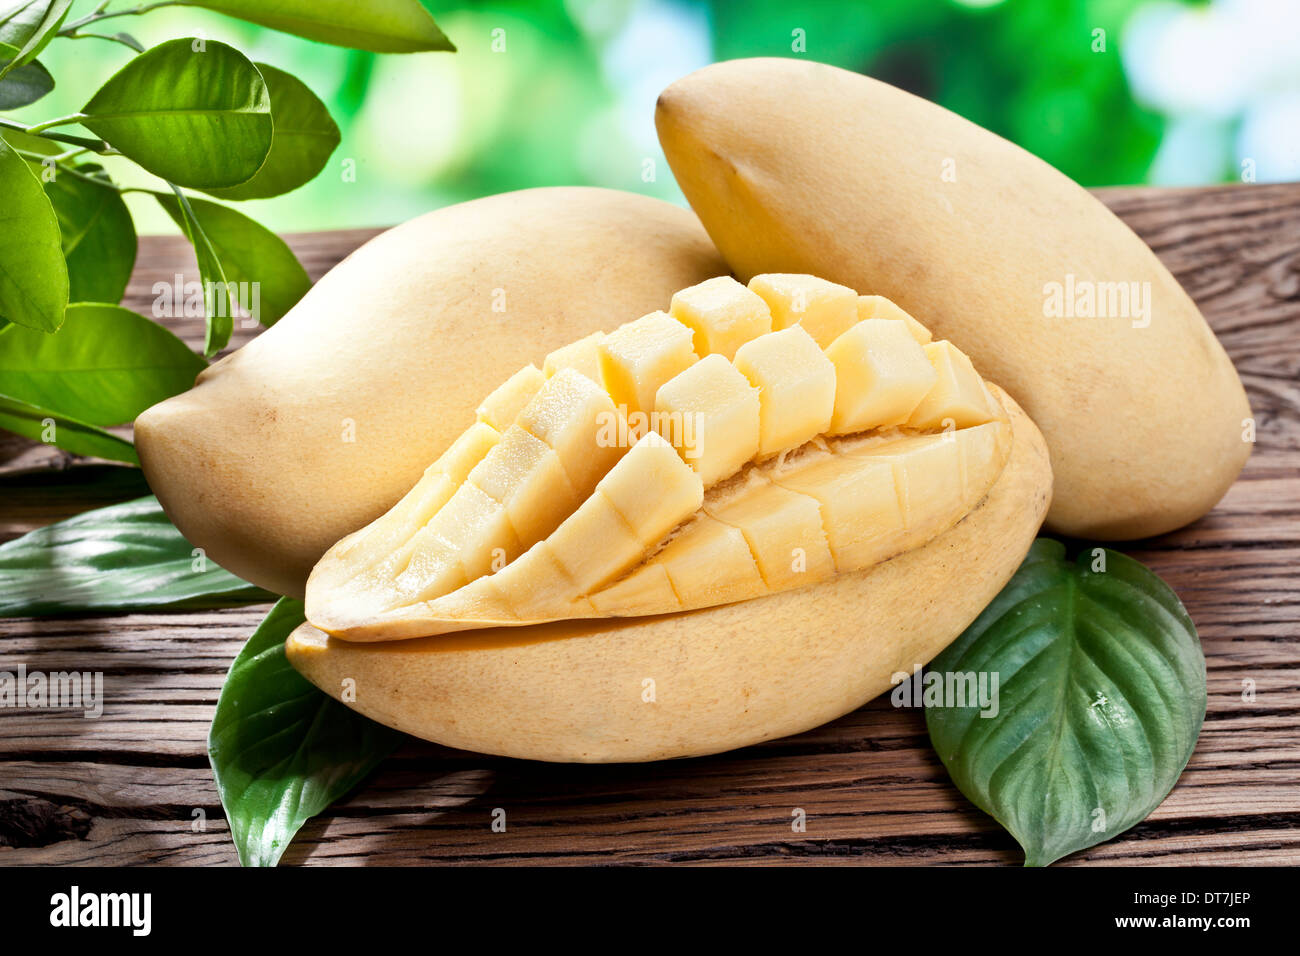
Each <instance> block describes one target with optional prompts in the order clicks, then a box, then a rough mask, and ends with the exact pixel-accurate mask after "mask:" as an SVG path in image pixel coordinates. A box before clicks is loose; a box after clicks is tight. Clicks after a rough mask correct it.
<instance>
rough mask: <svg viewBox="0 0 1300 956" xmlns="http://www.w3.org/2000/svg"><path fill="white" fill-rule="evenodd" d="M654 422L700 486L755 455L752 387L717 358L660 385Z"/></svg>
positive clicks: (756, 440) (730, 472)
mask: <svg viewBox="0 0 1300 956" xmlns="http://www.w3.org/2000/svg"><path fill="white" fill-rule="evenodd" d="M654 421H655V427H656V429H658V431H659V434H660V435H662V436H663V437H664V438H665V439H666V440H667V441H668V442H669V444H671V445H672V446H673V447H675V448H676V449H677V450H678V451H679V452H680V453H681V456H682V459H683V460H684V461H685V462H686V463H687V464H688V465H690V466H691V467H692V468H694V469H695V471H696V473H697V474H699V476H700V480H701V481H702V482H704V486H705V487H706V488H707V487H709V486H710V485H713V484H716V483H717V482H719V481H721V480H722V479H723V478H727V477H729V476H731V475H733V474H735V473H736V472H737V471H739V470H740V466H741V465H743V464H745V462H747V461H749V460H750V459H751V458H753V457H754V456H755V455H757V454H758V443H759V399H758V389H756V388H754V387H753V386H752V385H750V384H749V381H748V380H747V379H746V378H745V376H744V375H742V374H741V373H740V372H739V371H737V370H736V367H735V366H734V365H732V364H731V363H730V362H728V361H727V360H726V359H725V358H723V357H722V356H721V355H706V356H705V357H704V358H702V359H700V361H698V362H696V363H695V364H694V365H692V366H691V367H690V368H688V369H686V370H685V371H683V372H679V373H678V374H677V375H675V376H673V377H672V378H670V379H669V380H668V381H667V382H665V383H664V384H663V385H662V386H661V387H660V389H659V393H658V395H657V396H656V397H655V418H654Z"/></svg>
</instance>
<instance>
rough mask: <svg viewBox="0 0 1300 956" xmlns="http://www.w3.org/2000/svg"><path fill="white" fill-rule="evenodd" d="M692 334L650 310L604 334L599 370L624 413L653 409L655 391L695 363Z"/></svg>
mask: <svg viewBox="0 0 1300 956" xmlns="http://www.w3.org/2000/svg"><path fill="white" fill-rule="evenodd" d="M694 339H695V333H694V332H692V331H691V330H690V329H688V328H687V327H686V326H684V325H682V324H681V323H680V322H678V321H677V320H676V319H674V318H673V317H672V316H670V315H669V314H668V313H666V312H651V313H650V314H649V315H645V316H642V317H641V318H639V319H637V320H636V321H635V322H629V323H627V324H626V325H621V326H619V327H618V328H617V329H615V330H614V331H613V332H611V333H609V335H607V336H605V339H604V341H602V342H601V343H600V344H599V345H598V348H599V350H600V372H601V377H602V379H603V381H604V384H605V388H606V389H607V390H608V391H609V394H610V395H611V396H612V397H613V399H614V403H615V404H616V405H621V406H624V407H626V408H627V414H629V415H631V414H635V413H637V412H642V413H645V414H649V413H650V412H652V411H654V407H655V394H656V393H657V392H658V391H659V386H660V385H662V384H664V382H666V381H668V380H669V379H670V378H672V377H673V376H674V375H676V374H677V373H678V372H680V371H682V370H684V369H686V368H688V367H690V366H691V365H694V364H695V361H696V355H695V348H694V345H693V342H694Z"/></svg>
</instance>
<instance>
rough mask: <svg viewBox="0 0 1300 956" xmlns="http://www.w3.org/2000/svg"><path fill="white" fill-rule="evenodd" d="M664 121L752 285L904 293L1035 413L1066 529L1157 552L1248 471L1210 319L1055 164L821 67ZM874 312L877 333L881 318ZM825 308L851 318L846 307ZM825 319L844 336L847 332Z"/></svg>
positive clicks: (779, 74) (736, 78) (695, 192)
mask: <svg viewBox="0 0 1300 956" xmlns="http://www.w3.org/2000/svg"><path fill="white" fill-rule="evenodd" d="M656 122H657V126H658V130H659V137H660V141H661V142H662V144H663V148H664V152H665V154H666V155H667V157H668V161H669V164H670V165H671V167H672V170H673V173H674V174H675V175H676V177H677V181H678V182H679V183H680V184H681V187H682V189H683V191H684V192H685V193H686V196H687V198H688V199H689V200H690V203H691V206H692V207H693V208H694V209H695V211H696V213H697V214H698V215H699V217H700V219H701V220H702V221H703V223H704V225H705V228H706V229H707V230H708V231H709V235H710V236H711V237H712V238H713V240H714V242H715V243H716V244H717V246H718V248H719V250H721V252H722V254H723V256H724V258H725V259H726V260H727V263H728V264H729V265H730V266H731V268H732V270H733V271H734V272H735V274H736V275H737V276H738V277H739V278H740V279H741V280H742V281H746V280H748V279H749V278H751V277H752V276H755V275H758V274H760V273H813V274H815V275H817V276H819V277H822V278H823V279H826V280H830V281H831V282H832V283H838V284H842V285H843V286H847V287H850V288H852V289H857V290H859V291H863V292H869V293H871V294H872V295H873V296H874V295H880V296H884V297H885V298H887V299H888V300H892V302H893V303H896V304H897V305H898V306H899V307H901V308H902V309H904V310H905V311H907V312H909V313H911V314H913V315H916V316H920V317H922V318H923V319H924V324H925V325H926V326H928V327H929V329H930V330H931V331H932V332H933V333H934V334H935V336H937V337H939V338H942V339H946V340H949V341H950V342H951V343H953V344H954V345H955V346H957V347H958V348H960V349H961V350H962V351H963V352H964V353H966V354H967V355H969V356H970V358H971V359H973V361H974V365H975V367H976V368H978V369H979V370H980V372H981V373H983V374H984V375H985V376H988V377H989V378H990V379H991V380H992V381H995V382H997V383H998V384H999V385H1000V386H1001V387H1003V388H1005V389H1006V390H1007V392H1009V393H1010V394H1011V395H1012V396H1013V397H1014V398H1015V399H1016V401H1018V402H1019V403H1020V404H1021V405H1022V406H1023V407H1024V408H1025V410H1026V411H1027V412H1028V413H1029V415H1030V416H1031V417H1032V418H1033V420H1034V421H1035V422H1036V423H1037V425H1038V426H1039V427H1040V428H1041V429H1042V431H1043V434H1044V435H1045V436H1046V438H1047V444H1048V447H1049V449H1050V450H1051V456H1052V468H1053V472H1054V473H1055V476H1056V478H1055V480H1056V487H1055V492H1054V495H1053V500H1052V510H1051V512H1050V514H1049V515H1048V525H1049V527H1051V528H1053V529H1055V530H1056V531H1059V532H1062V533H1065V534H1070V535H1076V536H1081V537H1091V538H1104V539H1127V538H1137V537H1144V536H1147V535H1153V534H1159V533H1162V532H1165V531H1169V530H1172V529H1174V528H1177V527H1179V526H1181V525H1184V524H1187V523H1188V522H1191V521H1194V520H1195V519H1197V518H1199V517H1200V516H1201V515H1203V514H1205V512H1207V511H1208V510H1209V509H1210V508H1212V507H1213V506H1214V504H1215V503H1216V502H1217V501H1218V500H1219V499H1220V498H1221V497H1222V495H1223V494H1224V492H1225V491H1226V490H1227V488H1228V486H1229V485H1230V484H1231V483H1232V482H1233V480H1234V479H1235V478H1236V476H1237V474H1238V473H1239V472H1240V471H1241V468H1242V466H1243V465H1244V463H1245V461H1246V458H1247V456H1248V455H1249V452H1250V444H1249V443H1248V442H1247V441H1245V440H1244V428H1245V424H1246V420H1247V419H1249V417H1250V415H1251V412H1250V407H1249V405H1248V403H1247V400H1246V396H1245V392H1244V391H1243V389H1242V386H1241V382H1240V380H1239V379H1238V377H1237V374H1236V372H1235V370H1234V369H1233V367H1232V364H1231V362H1230V361H1229V359H1228V357H1227V355H1226V354H1225V352H1224V350H1223V348H1222V347H1221V346H1220V344H1219V343H1218V341H1217V340H1216V339H1215V337H1214V335H1213V333H1212V332H1211V331H1210V329H1209V327H1208V326H1207V324H1206V323H1205V320H1204V318H1203V317H1202V316H1201V314H1200V312H1199V311H1198V310H1197V307H1196V305H1195V304H1194V303H1193V302H1192V300H1191V299H1190V298H1189V297H1188V295H1187V294H1186V292H1184V291H1183V289H1182V288H1181V287H1180V286H1179V285H1178V283H1177V281H1176V280H1175V279H1174V278H1173V276H1171V275H1170V273H1169V272H1168V270H1167V269H1165V267H1164V266H1163V265H1161V263H1160V262H1159V260H1157V258H1156V257H1155V255H1154V254H1153V253H1152V252H1151V250H1150V249H1148V248H1147V246H1146V245H1145V244H1144V243H1143V242H1142V241H1141V240H1140V239H1139V238H1138V237H1137V236H1136V235H1135V234H1134V233H1133V232H1132V231H1131V230H1130V229H1129V228H1128V227H1127V226H1126V225H1124V224H1123V223H1122V222H1120V220H1119V219H1117V218H1116V217H1115V216H1114V215H1113V214H1112V213H1111V212H1110V211H1109V210H1107V209H1106V208H1105V206H1103V205H1102V204H1101V203H1100V202H1098V201H1097V200H1096V199H1094V198H1093V197H1092V196H1090V195H1089V194H1088V193H1087V192H1086V191H1085V190H1083V189H1082V188H1080V187H1079V186H1078V185H1076V184H1075V183H1073V182H1072V181H1070V180H1069V179H1068V178H1067V177H1065V176H1063V175H1062V174H1061V173H1059V172H1057V171H1056V170H1054V169H1052V168H1051V167H1050V166H1048V165H1047V164H1046V163H1044V162H1042V161H1040V160H1038V159H1037V158H1035V157H1034V156H1031V155H1030V154H1029V153H1027V152H1025V151H1023V150H1021V149H1020V148H1018V147H1016V146H1014V145H1012V144H1011V143H1008V142H1006V141H1005V140H1003V139H1001V138H999V137H997V136H995V135H993V134H992V133H989V132H987V131H985V130H983V129H981V128H979V127H978V126H975V125H974V124H972V123H969V122H967V121H966V120H964V119H962V118H961V117H959V116H956V115H955V114H953V113H950V112H948V111H947V110H944V109H942V108H940V107H938V106H936V105H933V104H931V103H928V102H926V101H924V100H921V99H919V98H917V97H915V96H912V95H910V94H908V93H905V92H903V91H901V90H898V89H895V88H894V87H891V86H889V85H887V84H885V83H880V82H877V81H875V80H872V79H869V78H867V77H864V76H861V75H859V74H856V73H851V72H848V71H845V70H840V69H836V68H834V67H830V66H825V65H822V64H818V63H813V62H810V61H805V60H793V59H750V60H736V61H731V62H725V63H718V64H714V65H712V66H708V67H705V68H704V69H702V70H699V71H698V72H696V73H692V74H691V75H689V76H687V77H685V78H684V79H682V80H679V81H678V82H676V83H674V84H672V85H671V86H670V87H668V89H666V90H665V91H664V92H663V93H662V95H661V96H660V97H659V102H658V107H657V110H656ZM778 293H780V294H787V295H788V294H790V293H791V290H784V291H783V290H781V289H779V288H778V289H774V290H773V294H774V295H775V294H778ZM866 298H867V301H862V302H860V317H861V318H869V317H874V316H875V315H876V312H875V309H876V308H877V307H878V303H876V302H874V301H871V297H866ZM844 299H845V293H840V294H839V300H840V301H844ZM818 302H819V303H820V305H821V306H822V307H823V308H824V309H831V308H832V307H834V306H835V297H834V296H833V295H830V294H823V295H821V296H820V298H819V299H818ZM838 308H840V309H841V310H842V309H843V306H838ZM774 314H775V310H774ZM826 314H827V315H830V317H829V318H827V319H824V320H823V321H824V322H826V323H828V324H829V327H831V328H834V327H835V322H842V321H844V319H843V318H842V316H841V317H840V318H836V317H835V316H834V315H831V313H826ZM881 317H888V316H883V315H882V316H881ZM778 327H779V326H778ZM823 334H825V333H823ZM820 344H823V345H824V344H825V343H824V342H822V343H820ZM934 357H935V358H936V361H937V362H942V360H943V356H934ZM963 371H964V370H963V369H956V370H954V373H955V374H960V373H961V372H963Z"/></svg>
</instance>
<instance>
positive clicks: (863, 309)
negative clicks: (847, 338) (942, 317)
mask: <svg viewBox="0 0 1300 956" xmlns="http://www.w3.org/2000/svg"><path fill="white" fill-rule="evenodd" d="M866 319H897V320H899V321H902V322H906V323H907V331H909V332H911V333H912V338H914V339H916V341H917V344H918V345H925V344H926V343H928V342H930V341H932V340H933V339H934V336H933V335H931V334H930V330H929V329H927V328H926V327H925V326H924V325H922V324H921V323H920V322H918V321H916V319H914V318H912V316H911V315H910V314H908V313H907V312H904V311H903V310H902V309H901V308H899V307H898V305H897V304H896V303H895V302H893V301H892V300H891V299H886V298H885V297H884V296H883V295H860V296H858V321H859V322H862V321H864V320H866Z"/></svg>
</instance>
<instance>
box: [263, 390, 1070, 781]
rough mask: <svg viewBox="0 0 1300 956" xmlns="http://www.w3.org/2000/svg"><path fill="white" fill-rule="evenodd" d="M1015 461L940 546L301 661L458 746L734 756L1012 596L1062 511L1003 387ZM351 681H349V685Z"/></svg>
mask: <svg viewBox="0 0 1300 956" xmlns="http://www.w3.org/2000/svg"><path fill="white" fill-rule="evenodd" d="M990 394H991V395H993V396H994V397H995V399H996V400H997V402H998V404H999V405H1000V407H1002V408H1003V409H1004V410H1005V412H1006V415H1007V423H1008V426H1009V428H1010V431H1011V441H1010V447H1009V457H1008V459H1007V462H1006V465H1005V466H1004V467H1003V468H1002V470H1001V472H1000V474H999V475H998V477H997V479H996V480H995V481H994V482H993V485H992V487H991V488H990V489H989V490H988V493H987V494H986V495H985V496H984V497H983V498H982V499H981V500H980V502H979V503H978V504H977V505H976V506H975V507H974V508H973V509H972V510H971V511H970V512H969V513H967V514H966V515H965V517H964V518H962V520H961V521H959V522H958V523H957V524H955V525H953V526H952V527H950V528H949V529H947V530H946V531H943V532H942V533H940V534H939V535H938V536H937V537H935V538H933V539H932V540H930V541H929V542H928V543H927V544H924V545H921V546H920V547H917V548H914V549H912V550H909V551H905V552H903V553H901V554H899V555H898V556H896V557H894V558H892V559H891V560H889V561H885V562H883V563H879V564H874V565H872V566H871V567H870V568H868V569H867V570H863V571H857V572H850V573H845V574H836V575H834V576H832V577H830V578H828V579H827V580H825V581H823V582H822V583H821V584H818V585H816V586H813V587H806V588H798V589H794V590H785V591H780V592H777V593H772V594H769V595H768V596H766V597H761V598H758V599H756V600H748V601H740V602H737V603H734V604H727V605H722V606H714V607H708V608H703V609H700V610H695V611H686V612H678V613H673V614H661V615H657V616H649V617H625V618H616V617H607V618H598V619H590V620H576V621H557V622H555V623H551V624H540V625H537V626H535V627H528V628H516V627H499V628H486V629H480V630H471V631H462V632H460V633H457V634H444V635H439V636H436V637H426V638H419V639H415V640H404V641H385V642H381V643H358V642H352V641H345V640H340V639H338V638H334V637H330V636H329V635H327V634H325V633H324V632H323V631H320V630H318V629H317V628H315V627H314V626H312V625H311V624H304V625H302V626H301V627H299V628H298V629H297V630H295V631H294V632H293V634H291V635H290V637H289V639H288V641H287V643H286V645H285V649H286V652H287V654H288V657H289V660H290V662H291V663H292V664H293V666H294V667H295V668H297V669H298V670H299V671H300V672H301V673H302V674H304V675H305V676H306V677H307V678H308V679H309V680H311V681H312V683H314V684H315V685H316V686H317V687H319V688H320V689H321V690H323V691H325V692H326V693H327V694H330V695H331V696H333V697H336V698H344V697H345V696H346V698H347V703H348V706H350V707H353V708H355V709H356V710H358V711H360V712H361V713H363V714H365V715H367V716H368V717H372V718H374V719H375V720H378V721H380V722H381V723H384V724H387V725H389V726H391V727H396V728H398V729H400V730H403V731H405V732H407V733H410V734H414V735H416V736H418V737H423V738H425V739H427V740H432V741H435V742H437V743H441V744H444V745H446V746H450V747H459V748H463V749H466V750H475V751H479V752H482V753H490V754H501V755H505V756H510V757H520V758H526V759H532V760H550V761H572V762H614V761H643V760H659V759H665V758H672V757H690V756H699V755H703V754H710V753H718V752H721V751H724V750H729V749H732V748H735V747H743V746H748V745H750V744H754V743H758V742H760V741H763V740H771V739H774V738H777V737H783V736H786V735H788V734H795V733H800V732H802V731H804V730H807V729H809V728H811V727H815V726H817V725H819V724H822V723H825V722H826V721H828V720H833V719H835V718H836V717H839V716H841V715H843V714H846V713H848V712H850V711H852V710H854V709H856V708H857V707H860V706H861V705H862V704H863V703H865V702H866V701H868V700H870V699H871V698H872V697H875V696H876V695H877V694H880V693H882V692H883V691H886V690H888V689H889V687H890V686H891V684H892V683H895V682H896V681H897V680H898V679H900V675H910V674H911V673H912V669H913V668H914V667H915V666H916V665H919V664H923V663H925V662H927V661H929V660H930V659H931V658H933V657H934V655H935V654H937V653H938V652H939V651H940V650H941V649H942V648H943V647H945V646H947V644H948V643H950V642H951V641H952V639H953V638H954V637H955V636H956V635H957V634H959V633H961V631H962V630H963V629H964V628H965V627H966V626H967V625H969V624H970V622H971V621H973V620H974V619H975V617H976V616H977V615H978V614H979V612H980V611H981V610H983V609H984V607H985V606H986V605H987V604H988V603H989V601H991V600H992V599H993V597H994V596H995V595H996V594H997V593H998V592H999V591H1000V590H1001V589H1002V587H1003V586H1004V585H1005V584H1006V582H1007V581H1008V580H1009V579H1010V577H1011V575H1012V574H1013V573H1014V572H1015V570H1016V568H1017V567H1018V565H1019V564H1020V561H1021V559H1022V558H1023V556H1024V554H1025V552H1026V551H1027V550H1028V548H1029V546H1030V544H1031V543H1032V542H1033V539H1034V535H1035V534H1036V531H1037V528H1038V526H1039V524H1040V522H1041V521H1042V518H1043V515H1044V514H1045V513H1046V511H1047V507H1048V502H1049V499H1050V494H1051V485H1052V475H1051V468H1050V465H1049V463H1048V457H1047V449H1046V446H1045V444H1044V442H1043V438H1042V435H1041V434H1040V433H1039V431H1038V429H1037V428H1036V427H1035V426H1034V424H1033V422H1032V421H1030V419H1029V418H1028V417H1027V416H1026V415H1025V414H1024V412H1023V411H1021V410H1020V408H1019V406H1018V405H1016V403H1015V402H1014V401H1013V400H1012V399H1010V398H1009V397H1008V396H1006V395H1005V394H1004V393H1002V392H1001V391H1000V390H998V389H997V388H996V387H995V386H990ZM345 690H350V691H351V692H348V693H346V694H345Z"/></svg>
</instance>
